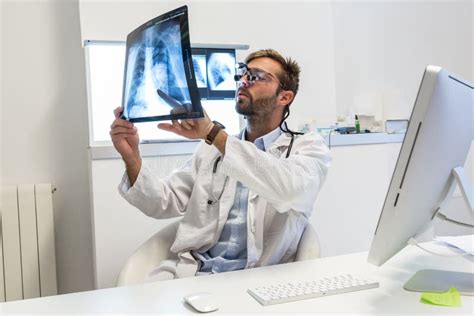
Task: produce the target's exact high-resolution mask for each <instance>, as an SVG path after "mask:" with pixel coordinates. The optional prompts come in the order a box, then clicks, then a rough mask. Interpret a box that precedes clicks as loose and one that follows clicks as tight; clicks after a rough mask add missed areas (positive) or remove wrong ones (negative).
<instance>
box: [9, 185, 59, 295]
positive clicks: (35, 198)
mask: <svg viewBox="0 0 474 316" xmlns="http://www.w3.org/2000/svg"><path fill="white" fill-rule="evenodd" d="M0 221H1V225H0V227H1V232H0V255H1V256H0V301H3V302H4V301H14V300H21V299H26V298H34V297H40V296H49V295H55V294H57V282H56V253H55V243H54V220H53V201H52V187H51V184H21V185H10V186H4V187H2V194H1V200H0Z"/></svg>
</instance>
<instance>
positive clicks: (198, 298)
mask: <svg viewBox="0 0 474 316" xmlns="http://www.w3.org/2000/svg"><path fill="white" fill-rule="evenodd" d="M184 301H185V302H186V303H188V304H189V305H191V306H192V307H193V308H194V309H195V310H197V311H198V312H200V313H209V312H213V311H216V310H218V309H219V307H218V306H217V303H216V298H215V297H214V295H212V293H208V292H201V293H193V294H190V295H186V296H185V297H184Z"/></svg>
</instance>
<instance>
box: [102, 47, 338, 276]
mask: <svg viewBox="0 0 474 316" xmlns="http://www.w3.org/2000/svg"><path fill="white" fill-rule="evenodd" d="M240 67H241V69H242V70H243V73H242V74H241V75H240V76H237V78H236V79H238V82H237V91H236V111H237V112H238V113H239V114H241V115H243V116H245V118H246V123H247V124H246V127H245V128H244V129H243V130H242V131H241V133H240V134H239V135H237V136H231V135H228V134H227V133H226V132H225V129H224V128H223V126H222V125H221V124H220V123H218V122H215V121H211V119H210V118H209V117H207V116H206V117H205V118H203V119H197V120H183V121H181V122H177V121H174V122H172V123H171V124H169V123H160V124H158V127H159V128H161V129H163V130H166V131H170V132H174V133H176V134H178V135H181V136H184V137H187V138H190V139H203V140H205V142H202V143H201V144H200V145H199V146H198V149H197V150H196V152H195V153H194V154H193V156H192V158H191V159H190V160H189V161H188V162H187V163H186V164H185V165H184V166H183V167H182V168H181V169H180V170H178V171H176V172H174V173H172V174H171V175H169V176H168V177H166V178H164V179H159V178H157V177H156V176H155V175H154V174H152V172H151V171H150V170H149V169H148V167H147V166H146V164H145V163H144V162H143V161H142V159H141V157H140V152H139V146H138V145H139V136H138V134H137V130H136V128H135V127H134V126H133V124H132V123H130V122H128V121H126V120H123V119H120V114H121V111H122V108H117V109H116V110H115V117H116V119H115V121H114V122H113V124H112V126H111V132H110V135H111V137H112V141H113V144H114V146H115V148H116V149H117V151H118V152H119V153H120V154H121V156H122V159H123V160H124V162H125V166H126V173H125V175H124V177H123V181H122V182H121V183H120V185H119V191H120V193H121V195H122V196H123V197H124V198H125V199H126V200H127V201H128V202H129V203H131V204H132V205H134V206H136V207H137V208H138V209H140V210H141V211H142V212H144V213H145V214H146V215H148V216H151V217H154V218H157V219H161V218H171V217H178V216H183V218H182V220H181V222H180V224H179V227H178V231H177V234H176V238H175V241H174V243H173V245H172V247H171V252H173V253H176V254H177V259H176V260H166V261H165V262H162V263H160V262H157V263H156V265H157V269H156V270H155V271H154V272H153V275H150V278H152V279H172V278H180V277H186V276H192V275H196V274H202V273H218V272H225V271H232V270H239V269H245V268H252V267H257V266H266V265H273V264H278V263H284V262H291V261H293V260H294V257H295V254H296V251H297V247H298V243H299V241H300V238H301V235H302V233H303V231H304V229H305V227H306V225H307V223H308V219H309V217H310V215H311V212H312V210H313V206H314V202H315V200H316V196H317V193H318V192H319V190H320V188H321V186H322V184H323V183H324V180H325V178H326V174H327V170H328V167H329V164H330V157H329V151H328V149H327V147H326V145H325V144H324V141H323V139H322V138H321V137H320V136H319V135H316V134H314V133H307V134H305V135H302V134H300V133H295V132H292V131H291V130H289V129H288V128H287V126H286V122H285V119H286V118H287V117H288V115H289V107H290V105H291V103H292V102H293V100H294V98H295V96H296V94H297V92H298V87H299V74H300V67H299V66H298V64H297V63H296V62H295V61H293V60H292V59H289V58H287V59H285V58H284V57H282V56H281V55H280V54H279V53H278V52H276V51H275V50H271V49H268V50H260V51H257V52H254V53H252V54H250V55H249V56H248V57H247V59H246V64H240Z"/></svg>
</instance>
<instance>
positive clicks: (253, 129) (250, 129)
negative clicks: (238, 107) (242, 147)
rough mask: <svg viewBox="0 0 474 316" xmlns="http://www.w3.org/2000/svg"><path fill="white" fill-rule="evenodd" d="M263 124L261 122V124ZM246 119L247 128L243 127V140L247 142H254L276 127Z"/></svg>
mask: <svg viewBox="0 0 474 316" xmlns="http://www.w3.org/2000/svg"><path fill="white" fill-rule="evenodd" d="M262 123H263V122H262ZM262 123H260V122H255V121H253V120H249V119H248V118H247V126H246V127H245V138H246V140H247V141H249V142H252V143H253V142H254V141H255V140H256V139H257V138H259V137H262V136H263V135H266V134H268V133H270V132H271V131H273V130H274V129H275V128H277V127H278V123H277V124H275V123H274V124H262Z"/></svg>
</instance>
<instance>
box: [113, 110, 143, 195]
mask: <svg viewBox="0 0 474 316" xmlns="http://www.w3.org/2000/svg"><path fill="white" fill-rule="evenodd" d="M122 112H123V108H122V107H118V108H116V109H115V110H114V115H115V120H114V121H113V123H112V125H111V126H110V136H111V138H112V143H113V144H114V147H115V149H116V150H117V151H118V152H119V154H120V155H121V156H122V159H123V161H124V162H125V166H126V168H127V173H128V178H129V180H130V186H132V185H133V184H134V183H135V180H136V179H137V176H138V173H139V172H140V168H141V157H140V150H139V147H138V144H139V143H140V138H139V136H138V133H137V128H136V127H135V126H134V125H133V123H131V122H129V121H127V120H124V119H121V118H120V115H121V114H122Z"/></svg>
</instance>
